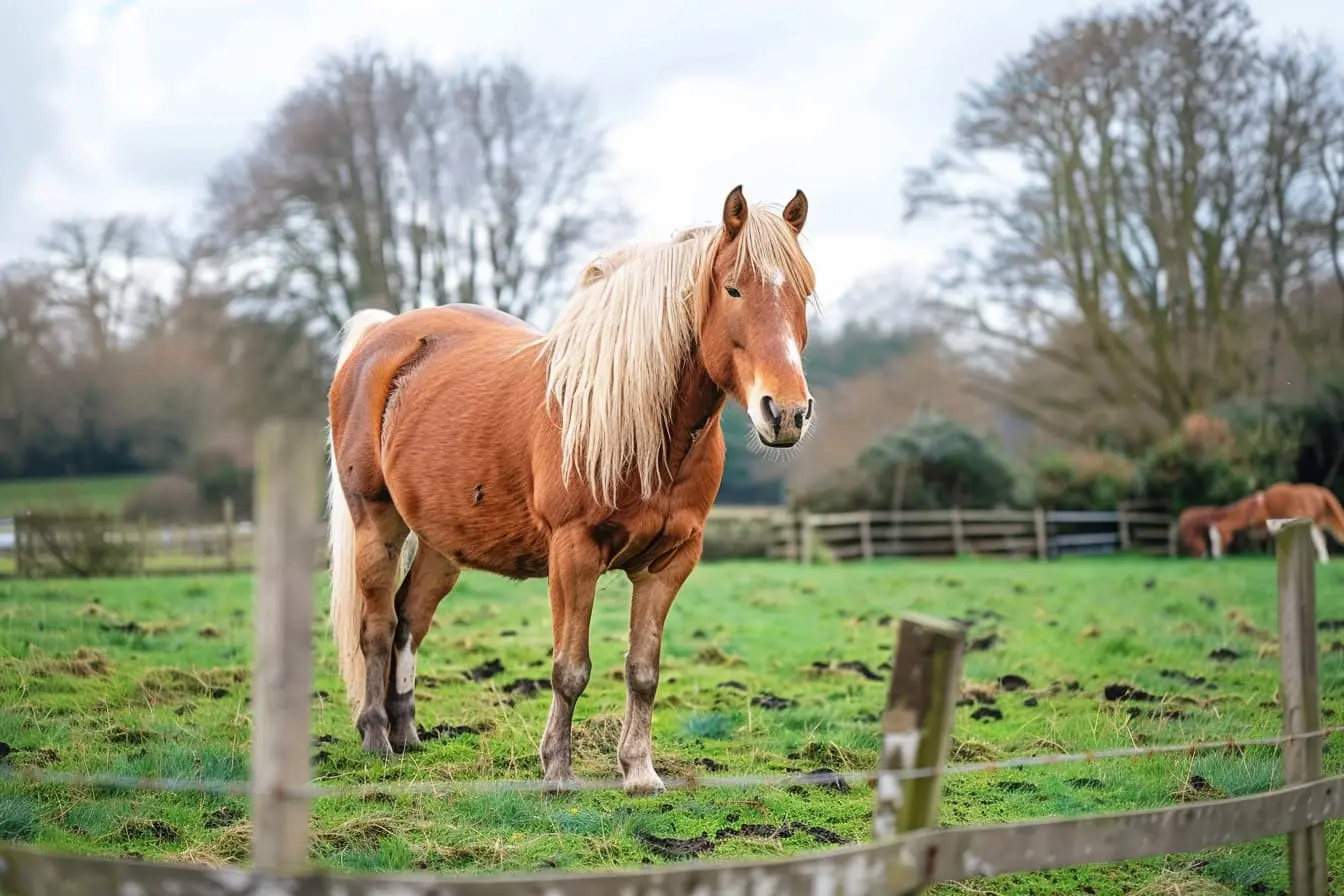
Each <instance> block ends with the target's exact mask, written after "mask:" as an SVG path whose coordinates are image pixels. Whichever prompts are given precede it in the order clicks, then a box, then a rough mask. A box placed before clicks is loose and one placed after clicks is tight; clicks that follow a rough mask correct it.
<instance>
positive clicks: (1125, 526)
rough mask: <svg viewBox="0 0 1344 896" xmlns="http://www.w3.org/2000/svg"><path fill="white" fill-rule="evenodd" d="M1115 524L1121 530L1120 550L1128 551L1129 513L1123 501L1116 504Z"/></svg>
mask: <svg viewBox="0 0 1344 896" xmlns="http://www.w3.org/2000/svg"><path fill="white" fill-rule="evenodd" d="M1115 524H1116V527H1117V528H1118V529H1119V530H1120V550H1122V551H1128V550H1129V547H1130V543H1129V514H1127V513H1125V505H1124V503H1123V502H1121V503H1120V504H1117V505H1116V508H1115Z"/></svg>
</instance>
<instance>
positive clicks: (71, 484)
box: [0, 474, 151, 519]
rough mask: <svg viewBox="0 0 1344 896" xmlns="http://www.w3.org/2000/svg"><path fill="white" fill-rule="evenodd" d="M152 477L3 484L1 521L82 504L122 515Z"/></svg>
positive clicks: (97, 477) (12, 482)
mask: <svg viewBox="0 0 1344 896" xmlns="http://www.w3.org/2000/svg"><path fill="white" fill-rule="evenodd" d="M150 478H151V477H150V476H148V475H139V474H135V475H127V476H84V477H71V478H68V479H6V480H0V519H7V518H9V517H12V516H14V514H16V513H18V512H19V511H21V510H24V509H38V508H41V509H47V508H53V507H60V506H63V505H68V504H82V505H84V506H87V507H93V508H96V509H98V510H106V511H109V512H111V513H119V512H120V511H121V508H122V506H123V505H125V503H126V499H127V498H129V497H130V496H131V495H132V494H134V492H135V490H136V489H138V488H139V487H140V486H142V485H144V484H145V482H147V481H148V480H149V479H150Z"/></svg>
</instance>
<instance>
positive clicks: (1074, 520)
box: [0, 505, 1178, 577]
mask: <svg viewBox="0 0 1344 896" xmlns="http://www.w3.org/2000/svg"><path fill="white" fill-rule="evenodd" d="M44 520H50V522H49V523H48V525H51V524H54V523H57V522H59V521H60V517H59V514H47V515H45V516H44V515H41V514H38V515H35V516H34V517H33V518H32V519H30V520H27V521H25V519H23V518H20V519H19V520H17V521H15V520H0V576H2V575H5V574H12V575H17V576H20V577H37V576H40V575H56V574H60V568H59V567H60V564H52V563H50V562H47V563H45V564H44V563H43V558H44V556H45V555H49V554H50V553H51V550H50V548H49V547H45V546H44V544H43V542H42V541H41V539H39V538H38V537H37V534H36V532H37V528H38V527H37V523H38V522H40V521H44ZM75 522H78V521H71V525H72V526H74V524H75ZM81 527H82V528H81ZM75 528H76V529H77V530H78V531H81V532H82V533H83V537H84V538H86V539H87V537H88V531H87V526H86V525H85V524H83V523H82V522H79V525H78V526H75ZM99 536H100V538H102V539H105V540H106V541H107V542H108V543H109V544H115V545H122V546H124V547H125V553H126V558H125V559H126V563H127V564H128V565H129V568H128V569H121V568H119V567H118V568H115V569H114V570H113V571H112V572H111V573H110V574H114V575H123V574H126V572H128V571H129V572H130V573H131V574H134V575H154V574H163V575H166V574H183V573H185V574H201V573H213V572H233V571H235V570H239V569H249V568H251V567H252V566H254V565H255V562H256V552H257V549H258V548H257V540H256V528H255V527H254V526H253V524H252V523H250V522H248V521H245V520H244V521H238V520H235V519H234V516H233V508H232V507H231V506H227V505H226V506H224V507H222V508H221V510H220V516H219V519H218V520H216V521H208V522H200V523H193V524H190V525H162V526H155V525H149V524H147V523H145V522H143V521H141V522H126V521H117V520H115V519H112V518H110V517H109V519H108V522H107V523H106V532H105V533H103V532H102V531H101V530H100V532H99ZM705 548H706V557H707V559H714V558H715V557H719V556H724V557H768V558H774V559H782V560H791V561H796V562H802V563H811V562H813V561H815V560H817V559H818V558H820V557H825V558H827V559H831V560H840V561H845V560H874V559H878V558H883V557H939V556H946V557H951V556H959V555H964V554H976V555H985V556H999V557H1034V558H1050V557H1059V556H1063V555H1070V554H1099V553H1115V552H1117V551H1126V552H1134V553H1142V554H1150V555H1158V556H1176V554H1177V552H1178V542H1177V538H1176V532H1175V521H1174V519H1173V518H1172V517H1171V516H1170V515H1168V514H1163V513H1153V512H1146V511H1145V512H1139V511H1134V510H1128V509H1125V508H1121V509H1120V510H1115V511H1110V510H1107V511H1072V510H1069V511H1056V510H1043V509H1039V508H1038V509H1036V510H975V509H964V508H957V507H953V508H949V509H944V510H911V511H899V512H880V511H871V512H870V511H860V512H851V513H830V514H791V513H789V512H787V511H786V510H784V509H783V508H778V507H716V508H714V510H713V512H712V513H711V514H710V517H709V520H708V523H707V525H706V531H705ZM312 558H313V569H320V568H322V567H324V566H325V564H326V559H327V558H326V543H325V541H324V540H322V539H319V540H318V541H317V543H316V544H315V545H314V547H313V552H312ZM46 559H47V560H50V559H51V558H50V557H49V556H48V557H46ZM66 574H69V573H68V572H67V573H66Z"/></svg>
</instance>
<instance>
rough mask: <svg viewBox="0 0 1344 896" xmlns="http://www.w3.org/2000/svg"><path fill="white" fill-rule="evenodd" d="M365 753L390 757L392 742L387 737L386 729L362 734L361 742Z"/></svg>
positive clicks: (385, 757)
mask: <svg viewBox="0 0 1344 896" xmlns="http://www.w3.org/2000/svg"><path fill="white" fill-rule="evenodd" d="M362 747H363V749H364V752H365V753H372V754H373V755H375V756H381V757H383V758H384V759H390V758H392V742H391V741H390V740H388V739H387V732H386V731H369V732H366V733H365V734H364V743H363V744H362Z"/></svg>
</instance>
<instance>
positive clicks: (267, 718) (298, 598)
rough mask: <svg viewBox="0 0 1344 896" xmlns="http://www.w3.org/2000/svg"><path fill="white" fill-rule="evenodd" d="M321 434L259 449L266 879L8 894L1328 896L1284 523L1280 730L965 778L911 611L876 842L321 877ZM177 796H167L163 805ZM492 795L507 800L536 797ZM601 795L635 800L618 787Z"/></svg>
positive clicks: (279, 426) (220, 874)
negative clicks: (1170, 877)
mask: <svg viewBox="0 0 1344 896" xmlns="http://www.w3.org/2000/svg"><path fill="white" fill-rule="evenodd" d="M320 438H321V428H320V425H319V424H317V423H312V422H309V421H272V422H270V423H268V424H267V425H266V426H265V427H263V429H262V431H261V433H260V434H259V449H258V457H259V458H260V459H261V467H260V472H261V475H260V476H259V477H258V480H257V490H258V494H257V502H256V506H257V507H258V508H259V514H258V520H257V525H258V529H259V535H260V538H259V539H258V556H257V558H256V567H257V580H256V585H255V600H256V616H255V622H254V624H255V626H256V633H255V643H256V649H257V653H256V658H255V668H254V672H253V680H252V693H253V709H252V714H253V715H252V726H251V728H252V740H251V749H252V761H251V778H250V780H248V781H242V782H239V781H234V782H225V783H224V784H221V785H220V786H221V788H223V789H226V790H228V791H229V792H240V791H241V792H245V793H248V794H250V797H251V814H252V865H251V866H250V867H243V866H233V867H228V868H222V869H221V868H208V867H202V866H193V865H187V864H167V863H152V862H144V861H130V860H123V859H118V858H110V857H97V856H76V855H63V854H57V853H52V852H47V851H43V850H38V849H33V848H30V847H28V846H24V845H21V844H14V843H8V844H7V843H0V893H3V894H7V896H64V894H75V893H79V894H83V893H94V892H99V893H103V892H106V893H129V892H134V893H137V894H140V896H170V894H174V896H175V894H181V893H200V894H216V896H236V894H244V893H248V894H255V893H295V894H308V896H324V894H337V893H339V894H345V896H375V894H377V896H382V894H393V893H396V894H401V896H415V894H424V896H429V894H454V896H496V894H498V896H505V894H509V896H516V894H532V896H568V894H591V896H618V894H619V896H640V894H648V896H652V894H659V896H718V894H725V896H726V894H765V893H770V894H776V896H780V894H798V896H801V894H811V896H831V894H834V896H840V894H845V896H866V894H874V896H876V894H887V896H899V894H912V893H920V892H923V891H924V890H925V889H927V888H928V887H929V886H932V885H934V884H937V883H941V882H953V881H967V880H971V879H974V878H984V877H994V876H997V875H1002V874H1009V873H1018V872H1031V871H1044V870H1050V869H1058V868H1066V867H1071V866H1078V865H1087V864H1093V863H1105V862H1116V861H1122V860H1128V859H1139V858H1146V857H1154V856H1162V855H1168V854H1177V853H1189V852H1197V851H1200V850H1204V849H1209V848H1214V847H1219V846H1224V845H1228V844H1234V843H1240V842H1246V841H1250V840H1258V839H1261V838H1265V837H1277V836H1286V837H1287V843H1288V855H1289V865H1290V867H1289V872H1290V880H1291V894H1292V896H1325V894H1326V893H1327V886H1328V882H1327V865H1326V862H1327V859H1326V852H1325V843H1326V841H1325V838H1324V833H1323V831H1324V828H1323V825H1324V823H1325V822H1326V821H1328V820H1331V819H1338V818H1344V775H1338V776H1334V777H1330V778H1323V777H1322V760H1321V757H1322V748H1323V741H1324V738H1325V737H1326V736H1327V735H1329V734H1333V733H1338V732H1340V731H1344V728H1331V729H1322V728H1321V706H1320V687H1319V682H1318V675H1317V662H1318V646H1317V643H1316V626H1315V624H1314V622H1315V619H1314V617H1315V600H1316V598H1315V574H1316V569H1315V562H1316V561H1315V548H1314V545H1313V544H1312V542H1311V538H1310V527H1309V524H1308V522H1307V521H1306V520H1278V521H1275V522H1274V524H1273V526H1272V528H1273V529H1274V535H1273V538H1274V540H1275V547H1276V554H1277V563H1278V606H1279V634H1280V664H1281V678H1280V687H1279V700H1280V701H1281V705H1282V709H1283V730H1282V733H1281V734H1278V735H1274V736H1266V737H1261V738H1248V739H1245V740H1240V741H1225V742H1221V743H1209V744H1174V745H1170V746H1147V747H1134V748H1121V749H1115V750H1098V751H1094V752H1092V753H1087V754H1081V755H1079V754H1071V755H1061V756H1053V757H1040V756H1028V757H1021V758H1020V759H1016V760H1014V759H1006V760H1000V761H997V762H989V763H968V764H963V765H961V766H950V765H948V764H947V760H948V756H949V745H950V741H951V733H952V732H951V729H952V723H953V718H954V713H955V704H956V698H957V694H958V692H959V688H960V685H961V668H962V656H963V652H964V649H965V629H964V628H963V627H962V626H961V625H960V624H959V623H955V622H952V621H947V620H943V619H937V618H931V617H927V616H923V615H919V614H907V615H906V616H904V617H902V618H901V620H900V625H899V629H898V633H897V641H896V646H895V653H894V657H893V662H892V672H891V680H890V686H889V689H888V695H887V700H886V706H885V709H884V712H883V713H882V715H881V747H880V750H879V760H878V763H877V768H876V769H874V770H873V771H872V772H869V773H864V774H862V775H861V776H858V778H859V779H862V780H865V781H868V782H869V783H871V784H872V785H873V787H874V792H875V805H874V813H873V839H872V841H871V842H868V843H863V844H856V845H850V846H845V847H840V848H836V849H832V850H827V851H821V852H812V853H808V854H803V855H797V856H793V857H789V858H781V859H770V860H764V861H728V862H722V861H710V862H703V861H694V862H680V863H675V864H671V865H666V866H661V867H653V868H639V869H631V870H623V871H600V872H597V871H593V872H587V871H585V872H576V873H565V872H559V871H555V872H542V873H532V874H517V875H508V876H481V875H469V876H457V877H446V876H439V875H431V874H395V875H369V874H365V875H359V874H345V873H334V872H332V871H330V870H326V869H318V868H314V867H312V866H311V865H310V864H309V846H310V836H309V823H310V807H311V802H312V800H314V799H316V798H319V797H322V796H330V795H334V794H337V793H341V792H343V789H342V788H324V787H316V786H314V785H313V784H312V782H311V780H310V769H309V764H308V763H309V759H308V750H307V748H308V744H309V734H310V733H309V721H310V719H309V691H310V688H311V680H312V673H313V670H312V650H311V644H312V637H313V631H312V625H313V623H312V619H313V616H312V613H311V610H312V608H313V591H314V579H313V576H312V575H311V559H310V558H311V553H310V552H311V551H312V550H315V547H314V544H315V542H319V541H320V540H321V539H320V538H318V527H317V526H314V525H311V524H309V523H307V522H306V521H307V519H308V517H307V516H306V514H305V513H304V512H303V508H306V507H310V506H311V504H312V499H313V498H314V496H315V494H316V491H317V489H318V487H319V483H320V481H321V480H320V471H319V470H318V469H317V465H316V462H315V461H314V460H313V459H312V458H311V456H310V454H309V453H308V452H303V451H295V450H294V446H296V445H302V444H308V443H309V442H310V441H311V442H316V440H318V439H320ZM974 524H975V523H974V520H973V519H972V518H970V515H969V514H966V515H965V516H963V519H962V525H963V527H966V528H969V527H971V526H973V525H974ZM965 537H972V536H969V535H965ZM1252 743H1260V744H1278V745H1281V747H1282V756H1283V762H1284V773H1285V783H1284V786H1282V787H1280V788H1277V789H1274V790H1270V791H1268V792H1265V793H1260V794H1257V795H1253V796H1243V797H1239V798H1232V799H1217V800H1209V801H1206V802H1198V803H1186V804H1182V805H1177V806H1172V807H1168V808H1159V809H1152V810H1141V811H1131V812H1121V813H1110V814H1101V815H1091V816H1083V817H1070V818H1052V819H1046V820H1040V821H1029V822H1021V823H1012V824H998V825H988V826H973V827H951V828H945V827H939V826H938V807H939V800H940V794H941V789H942V781H943V779H944V778H945V777H946V776H947V775H949V774H954V773H965V772H968V771H976V770H986V769H1001V768H1007V767H1014V766H1028V765H1037V764H1047V763H1053V762H1069V761H1087V760H1095V759H1097V758H1102V757H1106V756H1123V755H1129V756H1138V755H1155V754H1160V753H1171V754H1173V755H1176V754H1191V753H1194V752H1197V751H1198V750H1201V749H1225V748H1228V747H1235V746H1238V745H1249V744H1252ZM33 774H34V775H35V776H36V778H38V779H42V780H49V781H51V782H57V781H59V776H57V775H51V774H49V773H45V772H43V771H41V770H37V771H35V772H33ZM786 777H788V776H773V777H769V776H763V777H761V778H760V779H759V780H756V781H753V782H747V781H744V780H743V779H742V778H737V779H723V780H715V779H712V778H711V779H701V780H698V781H694V782H677V781H669V782H668V784H669V786H672V787H680V786H688V787H700V788H706V787H714V786H718V787H731V786H742V785H743V784H744V783H778V779H780V778H786ZM94 780H98V779H96V778H95V779H94ZM101 783H103V784H104V786H116V785H117V784H118V783H119V784H120V785H122V786H126V787H132V788H134V787H139V788H141V789H157V788H156V787H155V786H154V784H153V782H146V781H135V780H131V781H120V782H118V781H116V780H114V779H111V778H110V776H109V777H108V778H106V779H103V780H101ZM172 783H173V782H159V784H160V785H162V786H163V789H168V786H169V785H170V784H172ZM178 783H179V784H183V783H185V784H186V787H185V788H184V789H207V790H208V789H210V788H209V787H206V786H205V784H204V783H202V782H178ZM481 783H482V784H485V785H486V786H489V787H492V788H494V787H500V786H504V785H508V784H510V783H514V784H519V785H522V784H525V783H527V782H481ZM532 783H535V782H532ZM416 784H423V789H424V790H425V791H426V792H451V791H453V790H454V789H457V788H460V787H461V786H462V785H461V783H455V782H441V781H434V782H428V781H427V782H381V785H380V784H370V785H363V786H361V787H360V788H359V790H360V791H373V790H381V789H383V788H384V787H385V788H386V789H387V790H388V792H404V791H405V790H406V789H408V786H410V787H411V789H413V785H416ZM590 784H591V782H590ZM591 786H613V787H619V786H620V782H619V781H613V782H602V783H598V784H591ZM520 789H521V788H520Z"/></svg>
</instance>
